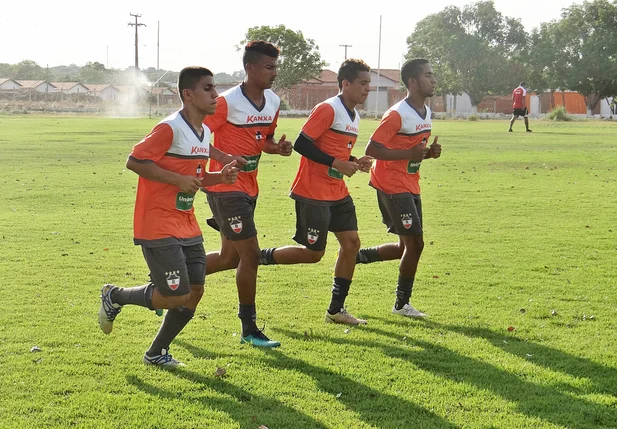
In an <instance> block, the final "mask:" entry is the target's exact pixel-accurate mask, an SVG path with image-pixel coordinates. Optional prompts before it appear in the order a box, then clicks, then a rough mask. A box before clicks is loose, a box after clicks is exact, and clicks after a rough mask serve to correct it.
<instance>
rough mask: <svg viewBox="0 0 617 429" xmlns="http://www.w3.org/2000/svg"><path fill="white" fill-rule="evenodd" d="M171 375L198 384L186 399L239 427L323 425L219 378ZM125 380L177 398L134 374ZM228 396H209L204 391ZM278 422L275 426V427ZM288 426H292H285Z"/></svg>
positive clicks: (183, 373)
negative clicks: (218, 412)
mask: <svg viewBox="0 0 617 429" xmlns="http://www.w3.org/2000/svg"><path fill="white" fill-rule="evenodd" d="M173 375H174V377H182V378H185V379H186V380H188V381H189V382H191V383H193V384H196V385H198V389H199V391H200V393H199V394H197V395H196V394H195V390H192V391H191V394H190V398H187V399H186V400H187V401H192V402H197V403H198V404H199V405H200V406H202V407H204V408H207V409H213V410H218V411H221V412H223V413H225V414H227V415H229V416H230V417H231V418H232V419H233V420H234V421H236V422H237V423H238V425H239V427H240V428H243V429H255V428H256V427H258V426H259V425H260V424H265V425H266V426H269V427H284V426H282V425H281V424H283V423H282V422H293V427H294V428H323V427H324V426H323V425H322V424H321V423H320V422H318V421H317V420H315V419H314V418H312V417H310V416H307V415H306V414H303V413H301V412H299V411H297V410H295V409H293V408H290V407H288V406H286V405H285V404H283V403H281V402H280V401H277V400H274V399H271V398H266V397H264V396H260V395H255V394H254V393H251V392H250V391H249V390H245V389H242V388H240V387H238V386H236V385H234V384H231V383H229V382H227V381H225V380H223V379H221V378H216V377H214V376H204V375H201V374H198V373H195V372H191V371H186V370H184V369H180V370H177V371H173ZM126 380H127V382H128V383H129V384H131V385H133V386H135V387H136V388H138V389H139V390H141V391H142V392H145V393H147V394H149V395H152V396H156V397H157V398H159V399H166V400H170V401H177V400H178V399H182V396H181V395H180V394H179V393H178V391H177V390H167V389H162V388H160V387H157V386H155V385H153V384H151V383H148V382H146V381H144V380H142V379H140V378H138V377H137V376H135V375H127V376H126ZM208 389H209V390H213V391H216V392H217V393H219V394H222V395H225V396H226V397H231V399H228V398H223V397H220V396H215V395H209V394H208V392H207V390H208ZM277 425H278V426H277ZM288 427H292V426H288Z"/></svg>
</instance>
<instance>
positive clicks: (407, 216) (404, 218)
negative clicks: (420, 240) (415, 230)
mask: <svg viewBox="0 0 617 429" xmlns="http://www.w3.org/2000/svg"><path fill="white" fill-rule="evenodd" d="M401 222H403V226H404V227H405V229H409V228H411V224H412V223H413V220H412V218H411V213H403V214H402V215H401Z"/></svg>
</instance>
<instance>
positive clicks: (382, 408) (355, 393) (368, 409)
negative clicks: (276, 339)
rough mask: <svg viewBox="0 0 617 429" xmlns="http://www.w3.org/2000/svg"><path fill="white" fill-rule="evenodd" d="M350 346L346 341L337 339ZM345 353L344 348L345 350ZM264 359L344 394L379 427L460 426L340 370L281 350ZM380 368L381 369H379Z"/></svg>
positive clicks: (291, 334)
mask: <svg viewBox="0 0 617 429" xmlns="http://www.w3.org/2000/svg"><path fill="white" fill-rule="evenodd" d="M276 331H277V332H279V333H281V334H283V335H287V336H288V337H290V338H295V339H296V340H305V341H306V340H307V338H303V337H302V335H299V334H298V333H297V332H294V331H290V330H287V329H279V328H277V329H276ZM309 338H310V339H309V341H310V340H314V339H315V337H314V336H311V337H309ZM319 339H321V340H323V341H332V340H331V339H329V338H326V337H319ZM333 342H335V343H340V344H344V345H347V344H349V343H347V342H346V341H343V340H341V341H336V340H335V341H333ZM364 346H368V347H371V348H374V347H375V344H373V343H368V342H367V343H366V344H364ZM341 352H342V353H344V351H341ZM262 360H263V362H264V363H265V364H267V365H268V366H270V367H272V368H276V369H282V370H287V371H300V372H302V373H303V374H305V375H307V376H308V377H311V378H312V379H313V380H314V381H315V383H316V384H317V387H318V388H319V389H320V390H322V391H325V392H329V393H331V394H333V395H338V394H339V393H340V394H341V395H340V397H338V401H339V402H341V403H342V404H344V405H345V406H346V407H347V408H348V409H349V410H351V411H353V412H354V413H356V414H358V415H359V416H360V418H361V419H362V421H364V422H365V423H368V424H370V425H371V427H375V428H383V429H398V428H400V429H408V428H420V427H421V428H445V429H447V428H456V427H457V426H456V425H454V424H453V423H451V422H448V421H447V420H444V419H443V418H441V417H440V416H438V415H436V414H435V413H433V412H431V411H429V410H427V409H426V408H423V407H421V406H419V405H417V404H414V403H413V402H410V401H408V400H405V399H404V398H402V397H400V396H395V395H390V394H387V393H384V392H381V391H379V390H376V389H373V388H371V387H368V386H366V385H365V384H362V383H359V382H358V381H355V380H353V379H350V378H348V377H346V376H343V375H341V374H340V373H338V372H335V371H332V370H329V369H326V368H323V367H320V366H315V365H311V364H309V363H307V362H306V361H303V360H300V359H294V358H292V357H290V356H287V355H284V354H283V353H282V352H280V351H278V350H277V351H275V352H271V353H264V355H263V358H262ZM375 370H376V371H378V369H375ZM401 376H403V377H406V378H407V379H408V381H409V383H413V378H412V377H409V375H408V374H401Z"/></svg>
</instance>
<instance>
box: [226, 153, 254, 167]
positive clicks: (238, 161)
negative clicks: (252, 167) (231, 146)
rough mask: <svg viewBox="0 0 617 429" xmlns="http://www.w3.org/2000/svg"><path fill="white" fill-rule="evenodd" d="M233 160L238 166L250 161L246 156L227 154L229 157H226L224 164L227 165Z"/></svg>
mask: <svg viewBox="0 0 617 429" xmlns="http://www.w3.org/2000/svg"><path fill="white" fill-rule="evenodd" d="M233 161H236V165H237V166H238V167H244V166H245V165H246V164H247V163H248V161H247V160H246V158H244V157H243V156H240V155H231V154H227V157H226V158H225V161H224V162H222V164H223V165H227V164H229V163H231V162H233Z"/></svg>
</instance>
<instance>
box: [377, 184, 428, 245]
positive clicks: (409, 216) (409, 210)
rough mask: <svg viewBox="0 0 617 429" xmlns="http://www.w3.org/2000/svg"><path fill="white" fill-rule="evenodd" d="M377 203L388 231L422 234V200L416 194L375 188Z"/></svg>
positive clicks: (402, 233)
mask: <svg viewBox="0 0 617 429" xmlns="http://www.w3.org/2000/svg"><path fill="white" fill-rule="evenodd" d="M377 203H378V204H379V210H381V216H382V217H383V223H384V224H385V225H386V226H387V227H388V232H391V233H392V234H396V235H422V233H423V232H422V200H421V199H420V195H416V194H410V193H405V194H394V195H391V194H386V193H385V192H382V191H380V190H377Z"/></svg>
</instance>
